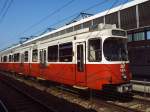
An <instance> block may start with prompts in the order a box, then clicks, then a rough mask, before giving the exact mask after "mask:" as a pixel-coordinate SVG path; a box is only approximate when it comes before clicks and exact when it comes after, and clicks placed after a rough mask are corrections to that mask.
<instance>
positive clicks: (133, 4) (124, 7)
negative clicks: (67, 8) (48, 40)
mask: <svg viewBox="0 0 150 112" xmlns="http://www.w3.org/2000/svg"><path fill="white" fill-rule="evenodd" d="M146 1H149V0H133V1H131V2H128V3H126V4H124V5H119V6H117V7H115V8H112V9H111V10H106V11H103V12H100V13H98V14H96V15H94V16H90V17H88V18H85V19H81V20H79V21H77V22H74V23H71V24H69V25H66V26H63V27H60V28H58V29H57V30H54V31H51V32H48V33H45V34H43V35H40V36H38V37H36V38H33V39H31V40H28V41H26V42H24V43H23V44H27V43H30V42H33V41H36V40H38V39H41V38H44V37H46V36H48V35H50V34H53V33H56V32H59V31H61V30H64V29H67V28H70V27H73V26H75V25H78V24H82V23H84V22H87V21H90V20H93V19H96V18H98V17H102V16H105V15H106V14H107V15H108V14H111V13H114V12H117V11H119V10H123V9H126V8H129V7H132V6H135V5H138V4H141V3H144V2H146ZM20 45H21V44H17V45H14V46H12V47H10V48H7V49H5V50H2V51H1V52H4V51H7V50H11V49H14V48H16V47H19V46H20Z"/></svg>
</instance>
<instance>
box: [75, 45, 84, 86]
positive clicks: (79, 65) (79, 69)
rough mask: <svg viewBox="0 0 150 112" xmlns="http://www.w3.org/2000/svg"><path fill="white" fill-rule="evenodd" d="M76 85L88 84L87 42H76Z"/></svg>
mask: <svg viewBox="0 0 150 112" xmlns="http://www.w3.org/2000/svg"><path fill="white" fill-rule="evenodd" d="M75 54H76V85H78V86H86V68H85V64H86V58H85V54H86V49H85V42H80V43H76V53H75Z"/></svg>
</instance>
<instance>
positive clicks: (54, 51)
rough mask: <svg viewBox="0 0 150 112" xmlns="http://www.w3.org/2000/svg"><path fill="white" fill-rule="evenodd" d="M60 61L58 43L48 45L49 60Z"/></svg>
mask: <svg viewBox="0 0 150 112" xmlns="http://www.w3.org/2000/svg"><path fill="white" fill-rule="evenodd" d="M57 61H58V45H54V46H49V47H48V62H57Z"/></svg>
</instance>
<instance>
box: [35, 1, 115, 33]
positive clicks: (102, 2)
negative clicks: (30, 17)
mask: <svg viewBox="0 0 150 112" xmlns="http://www.w3.org/2000/svg"><path fill="white" fill-rule="evenodd" d="M108 1H112V0H103V1H101V2H99V3H96V4H94V5H92V6H90V7H88V8H85V9H82V10H81V11H80V12H77V13H74V14H73V15H71V16H68V17H65V18H63V19H61V20H59V21H57V22H56V23H54V24H51V25H49V27H50V28H53V27H54V26H56V25H58V24H60V23H62V22H64V21H66V20H68V19H71V18H73V17H74V16H77V15H79V14H80V13H81V12H86V11H88V10H90V9H92V8H95V7H97V6H100V5H103V4H105V3H107V2H108ZM49 27H48V28H49ZM59 27H61V26H59ZM44 29H45V28H44ZM41 31H43V29H42V30H39V31H37V32H36V33H34V35H36V34H37V33H39V32H41Z"/></svg>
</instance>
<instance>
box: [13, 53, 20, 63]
mask: <svg viewBox="0 0 150 112" xmlns="http://www.w3.org/2000/svg"><path fill="white" fill-rule="evenodd" d="M19 60H20V53H16V54H14V62H19Z"/></svg>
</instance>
